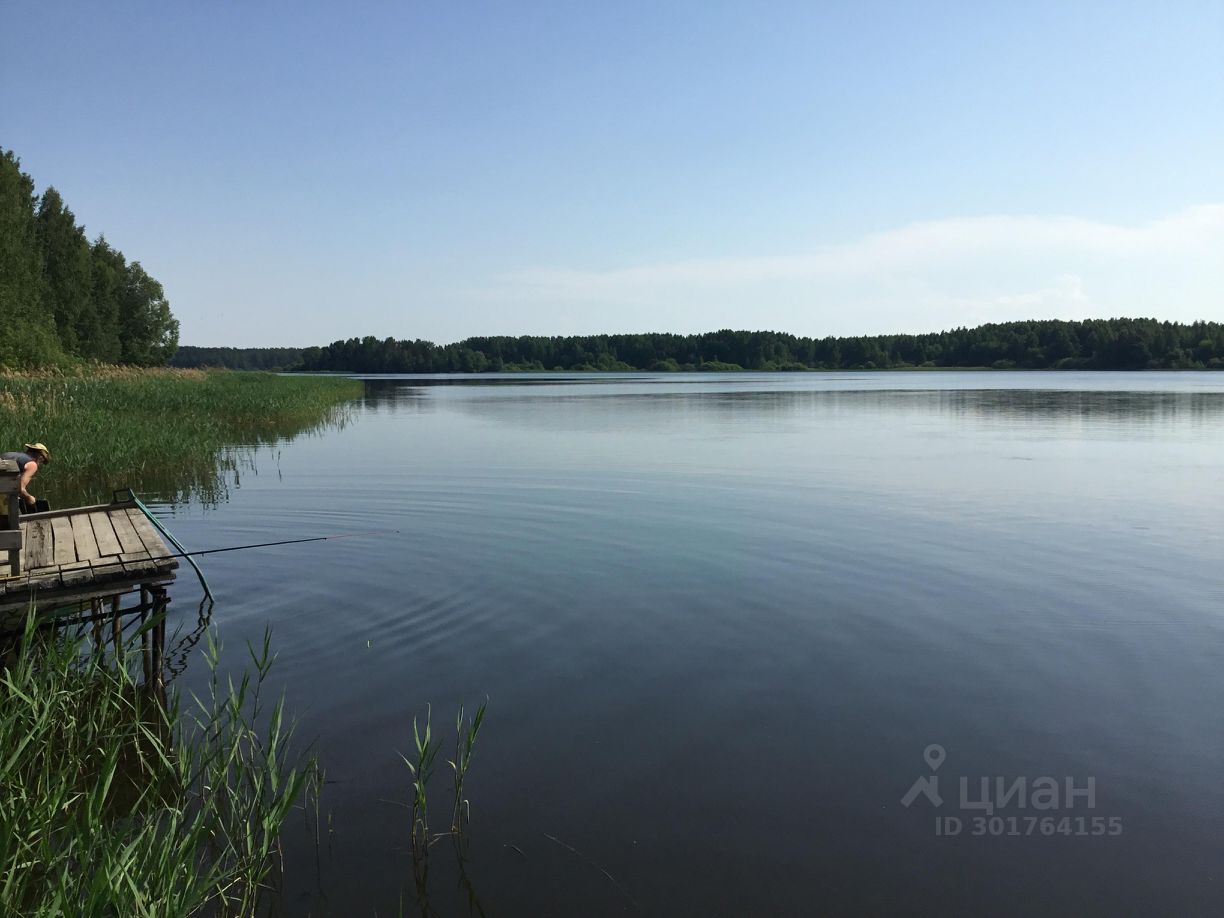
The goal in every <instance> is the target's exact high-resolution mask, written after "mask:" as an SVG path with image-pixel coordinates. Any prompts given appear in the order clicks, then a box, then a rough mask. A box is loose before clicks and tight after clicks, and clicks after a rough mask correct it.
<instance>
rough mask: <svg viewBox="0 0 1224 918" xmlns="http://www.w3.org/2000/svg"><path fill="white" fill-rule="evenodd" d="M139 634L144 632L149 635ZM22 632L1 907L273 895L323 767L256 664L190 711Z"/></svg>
mask: <svg viewBox="0 0 1224 918" xmlns="http://www.w3.org/2000/svg"><path fill="white" fill-rule="evenodd" d="M138 639H139V638H138V637H137V638H134V640H138ZM129 650H131V651H132V652H131V653H124V652H121V653H120V654H119V655H118V657H117V658H116V657H114V656H112V655H110V654H109V653H107V652H105V651H102V650H100V649H97V648H95V649H93V650H92V651H88V650H87V645H86V644H84V643H83V642H82V641H81V640H79V639H73V638H66V637H63V636H56V637H51V638H45V637H43V636H41V635H40V633H39V632H38V631H36V630H35V627H34V623H33V617H32V616H31V619H30V621H29V623H28V624H27V628H26V633H25V636H24V640H23V645H22V652H21V653H19V654H17V655H16V659H15V660H14V661H13V662H12V663H11V665H10V666H9V668H8V669H7V671H5V672H4V673H3V676H2V677H0V863H3V864H4V865H5V872H4V875H3V877H2V879H0V914H5V915H18V914H20V915H33V916H42V915H48V916H50V915H147V916H154V915H158V916H160V915H176V916H178V915H192V914H196V913H199V912H201V911H207V912H208V913H210V914H222V915H228V914H241V915H247V914H251V913H252V912H254V911H256V910H257V909H258V908H259V907H260V903H261V901H262V900H264V899H265V897H266V895H267V893H268V891H269V890H268V877H269V875H270V871H271V870H272V869H273V867H274V866H275V863H276V860H277V853H278V851H277V844H278V836H279V833H280V829H281V825H282V824H283V823H284V821H285V819H286V817H287V816H288V815H289V813H290V810H291V808H292V807H293V806H294V805H295V803H296V802H297V801H298V800H299V799H300V798H301V796H302V792H303V789H304V786H305V783H306V781H307V777H308V772H309V770H310V768H311V767H312V763H306V764H305V765H300V764H294V763H293V762H292V758H291V754H290V752H289V748H288V747H289V742H290V737H291V734H292V730H291V728H288V727H286V725H285V722H284V717H283V710H282V707H281V702H279V701H277V702H275V703H274V704H273V705H272V707H271V709H270V710H268V708H267V706H266V703H265V700H264V699H263V697H262V687H263V685H264V682H265V680H266V679H267V676H268V670H269V666H270V665H271V659H272V657H271V654H270V652H269V648H268V641H267V638H266V636H265V641H264V644H263V646H262V647H261V648H252V649H251V669H250V670H248V671H247V673H246V674H244V675H243V676H242V678H241V679H239V680H238V681H237V682H236V683H235V682H234V681H233V679H232V678H231V679H229V680H227V681H226V682H225V684H221V682H220V680H219V677H218V676H217V673H218V660H219V652H220V648H219V646H218V644H217V643H216V641H215V640H213V639H212V636H211V634H210V641H209V646H208V651H207V659H208V663H209V666H210V668H211V671H212V673H213V678H212V682H211V691H210V693H209V696H208V697H206V698H193V699H191V700H190V701H189V702H186V703H184V702H183V701H182V700H181V699H179V698H178V697H177V695H175V696H172V697H170V698H169V699H166V698H164V697H162V696H161V695H160V694H159V692H157V691H156V690H153V689H150V688H148V687H146V686H143V685H140V684H139V683H138V681H137V679H136V678H135V676H134V674H133V672H132V669H131V666H130V664H131V662H132V661H133V659H138V658H139V657H140V653H139V649H138V648H135V647H131V646H130V645H129Z"/></svg>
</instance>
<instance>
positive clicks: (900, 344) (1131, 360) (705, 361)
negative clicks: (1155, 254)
mask: <svg viewBox="0 0 1224 918" xmlns="http://www.w3.org/2000/svg"><path fill="white" fill-rule="evenodd" d="M173 363H174V365H175V366H182V367H198V366H211V367H228V368H230V369H281V370H302V371H308V372H347V373H481V372H494V373H496V372H514V371H521V372H543V371H548V370H565V371H631V370H647V371H651V372H665V371H680V370H715V371H717V370H756V371H766V372H769V371H778V370H872V369H905V368H911V367H926V368H932V367H949V368H951V367H966V368H967V367H990V368H993V369H1076V370H1080V369H1088V370H1144V369H1175V370H1182V369H1185V370H1202V369H1222V368H1224V324H1221V323H1219V322H1194V323H1189V324H1185V323H1179V322H1161V321H1158V320H1156V319H1089V320H1084V321H1062V320H1057V319H1047V320H1033V321H1023V322H1006V323H997V324H988V325H980V326H978V327H976V328H955V329H951V330H948V331H940V332H932V333H930V334H921V335H865V336H858V337H843V338H836V337H831V336H830V337H825V338H805V337H799V336H796V335H790V334H786V333H784V332H772V331H732V330H730V329H724V330H722V331H716V332H708V333H706V334H699V335H674V334H625V335H581V336H557V337H542V336H532V335H524V336H521V337H511V336H500V337H477V338H467V339H465V340H463V341H459V342H456V343H454V344H446V345H438V344H434V343H433V342H431V341H422V340H419V339H418V340H413V341H409V340H399V339H395V338H375V337H373V336H366V337H364V338H349V339H348V340H345V341H334V342H332V343H331V344H329V345H326V346H324V347H308V348H303V349H301V350H297V349H294V348H200V347H190V346H186V345H185V346H183V347H181V348H179V351H178V353H177V354H176V355H175V358H174V361H173Z"/></svg>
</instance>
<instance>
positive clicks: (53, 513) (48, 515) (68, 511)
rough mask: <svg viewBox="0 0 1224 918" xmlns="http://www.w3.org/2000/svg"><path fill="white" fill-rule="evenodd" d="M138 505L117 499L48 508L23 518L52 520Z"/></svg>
mask: <svg viewBox="0 0 1224 918" xmlns="http://www.w3.org/2000/svg"><path fill="white" fill-rule="evenodd" d="M134 506H136V505H135V504H133V503H132V502H131V501H126V500H124V501H116V502H114V503H109V504H90V505H89V506H87V507H66V508H65V509H63V510H47V511H46V512H44V513H27V514H26V515H25V516H23V517H22V519H25V520H50V519H54V518H55V517H57V516H72V515H73V514H76V513H93V512H94V511H95V510H126V509H127V508H128V507H134Z"/></svg>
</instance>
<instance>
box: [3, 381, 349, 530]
mask: <svg viewBox="0 0 1224 918" xmlns="http://www.w3.org/2000/svg"><path fill="white" fill-rule="evenodd" d="M361 392H362V384H361V383H360V382H358V381H356V380H351V379H345V378H339V377H318V376H277V375H275V374H271V373H246V372H231V371H201V370H172V369H156V370H147V369H146V370H140V369H133V368H125V367H92V368H87V369H83V370H82V369H77V370H74V371H71V372H42V373H34V374H14V373H0V451H3V450H8V449H20V448H21V444H22V443H27V442H34V441H36V440H38V441H42V442H44V443H46V444H47V445H48V446H50V447H51V451H52V456H53V462H52V464H51V465H49V466H47V467H46V468H45V469H41V470H40V471H39V473H38V478H37V480H36V483H35V487H33V488H32V489H31V490H33V491H34V493H36V494H37V495H38V496H39V497H44V496H45V497H48V498H49V499H50V500H51V501H52V504H53V506H65V505H74V504H83V503H91V502H95V501H105V500H109V499H110V496H111V492H112V490H114V489H116V488H125V487H130V488H132V489H134V490H137V491H141V492H144V493H146V494H149V495H151V496H154V497H157V498H159V499H162V500H168V501H175V502H177V501H184V500H187V499H189V498H192V497H194V498H196V499H200V500H203V501H205V502H207V503H215V502H217V501H219V500H222V499H224V497H225V492H226V489H227V488H228V487H229V485H230V484H232V483H234V482H236V481H238V480H239V479H240V476H241V474H242V473H243V472H244V471H246V470H248V469H250V468H251V467H252V465H253V462H254V453H255V450H256V449H257V448H259V447H262V446H270V445H275V444H277V443H280V442H284V441H287V440H290V439H292V438H294V437H296V436H299V435H301V434H303V433H305V432H308V431H311V430H315V429H318V428H320V427H323V426H328V425H333V426H334V425H342V424H344V423H345V422H346V420H347V410H346V409H345V407H344V403H345V402H348V401H350V400H352V399H354V398H356V397H358V396H360V395H361Z"/></svg>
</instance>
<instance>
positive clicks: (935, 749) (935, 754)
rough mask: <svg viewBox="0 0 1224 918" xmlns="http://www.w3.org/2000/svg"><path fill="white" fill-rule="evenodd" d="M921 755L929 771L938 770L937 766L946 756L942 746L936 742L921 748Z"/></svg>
mask: <svg viewBox="0 0 1224 918" xmlns="http://www.w3.org/2000/svg"><path fill="white" fill-rule="evenodd" d="M922 757H923V758H924V759H926V763H927V765H928V766H929V767H930V769H931V771H939V766H940V765H942V764H943V763H944V759H946V758H947V757H948V755H947V753H946V752H944V747H943V746H940V745H939V744H938V743H932V744H931V745H930V746H927V747H926V748H925V749H923V750H922Z"/></svg>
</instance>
